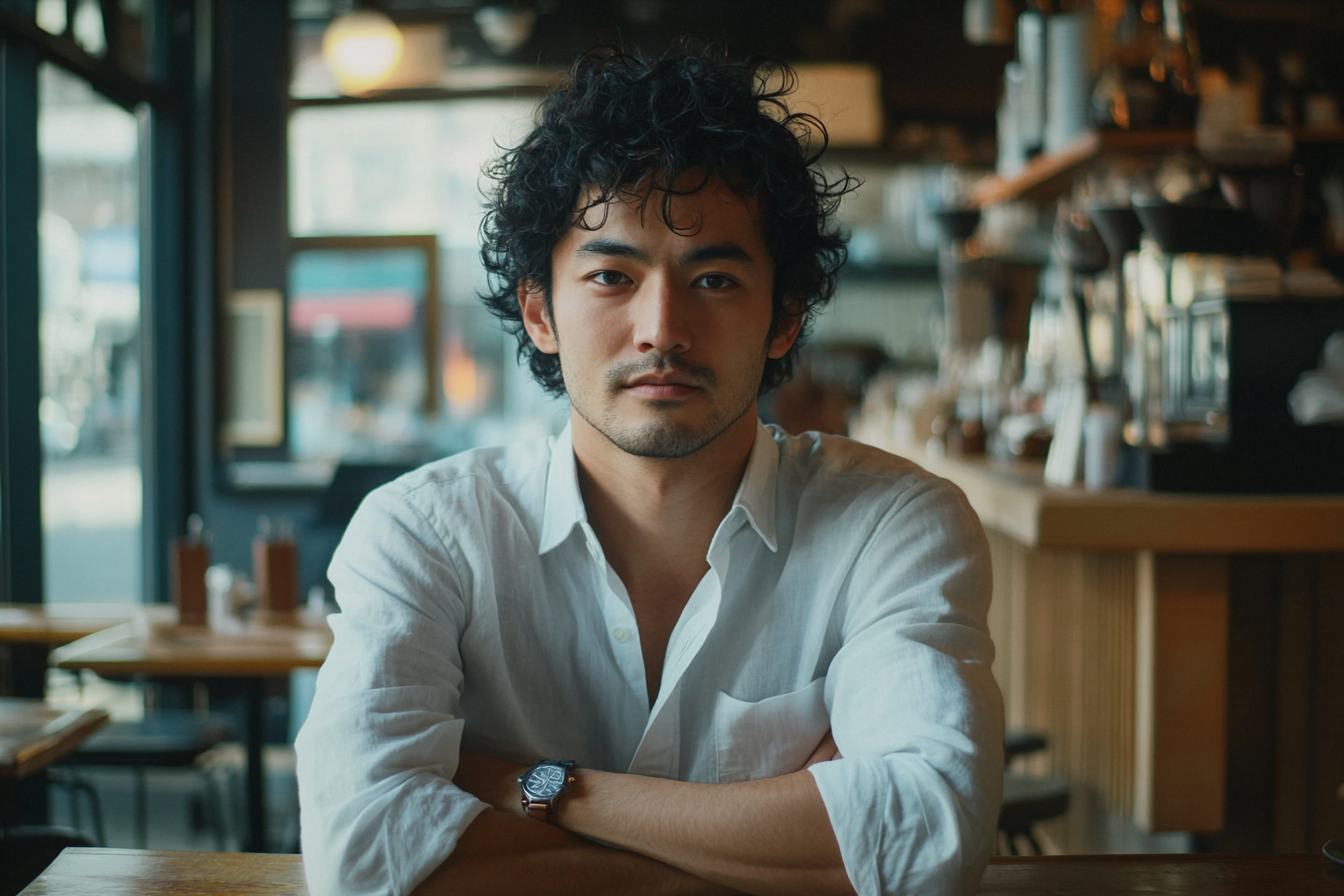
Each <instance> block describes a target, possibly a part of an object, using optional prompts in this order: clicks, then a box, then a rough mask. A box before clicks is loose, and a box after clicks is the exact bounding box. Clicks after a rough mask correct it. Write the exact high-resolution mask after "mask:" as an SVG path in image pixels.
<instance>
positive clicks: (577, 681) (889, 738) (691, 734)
mask: <svg viewBox="0 0 1344 896" xmlns="http://www.w3.org/2000/svg"><path fill="white" fill-rule="evenodd" d="M707 560H708V562H709V566H710V569H709V572H707V573H706V574H705V576H704V578H703V579H702V580H701V582H700V583H699V585H698V586H697V587H696V589H695V591H694V592H693V593H692V594H691V597H690V600H689V601H687V604H686V607H685V609H684V610H683V611H682V614H681V617H680V619H679V620H678V622H677V625H676V628H675V629H674V630H673V632H672V636H671V639H670V640H669V642H668V645H667V654H666V659H665V661H664V665H663V676H662V687H661V690H660V692H659V693H658V696H657V699H656V700H655V702H654V704H653V707H652V709H650V707H649V704H648V696H647V689H646V686H645V680H644V666H643V658H642V656H643V655H642V652H641V650H640V643H639V629H638V626H637V625H636V622H635V614H634V612H633V610H632V608H631V603H630V598H629V596H628V594H627V592H626V590H625V587H624V586H623V585H622V583H621V581H620V579H619V578H618V577H617V576H616V573H615V572H614V571H613V570H612V568H611V566H610V564H608V563H607V561H606V559H605V557H604V555H603V552H602V545H601V544H600V543H599V542H598V540H597V537H596V535H595V534H594V532H593V529H592V528H591V526H590V525H589V524H588V521H587V516H586V514H585V512H584V505H583V499H582V497H581V495H580V492H579V485H578V478H577V475H576V469H575V463H574V452H573V443H572V441H571V438H570V433H569V430H568V429H566V430H565V432H564V433H562V434H561V435H560V436H558V437H555V438H552V439H549V440H546V441H543V442H535V443H525V444H519V445H512V446H508V447H501V448H481V449H475V450H472V451H467V452H465V453H463V454H458V455H456V456H454V457H450V458H447V459H445V460H441V461H438V462H435V463H431V464H429V465H427V466H425V467H422V468H420V469H419V470H417V471H415V472H413V473H410V474H408V475H406V476H403V477H401V478H400V479H398V480H396V481H395V482H393V483H391V484H389V485H386V486H384V487H382V488H380V489H378V490H377V491H375V492H374V493H373V494H371V495H370V496H369V497H368V498H367V499H366V500H365V501H364V503H363V504H362V505H361V507H360V509H359V511H358V512H357V513H356V514H355V517H354V519H353V520H352V521H351V523H350V527H349V529H348V530H347V531H346V534H345V537H344V539H343V540H342V542H341V545H340V547H339V548H338V549H337V551H336V554H335V557H334V558H333V560H332V563H331V569H330V573H329V575H330V578H331V581H332V583H333V584H334V585H335V587H336V599H337V602H338V603H339V605H340V610H341V611H340V613H339V614H335V615H333V616H331V617H330V621H331V627H332V630H333V632H334V634H335V641H334V643H333V645H332V649H331V654H330V656H329V657H328V659H327V661H326V663H325V665H323V667H322V671H321V673H320V675H319V676H318V681H317V693H316V697H315V699H314V702H313V706H312V709H311V711H310V713H309V715H308V719H307V722H306V723H305V724H304V726H303V730H302V731H301V732H300V734H299V737H298V740H297V743H296V748H297V751H298V774H299V795H300V805H301V809H302V816H301V821H302V840H303V856H304V868H305V871H306V874H307V877H308V883H309V886H310V888H311V889H312V892H313V893H314V894H315V896H324V894H329V893H341V894H389V893H390V894H396V896H402V894H406V893H409V892H410V891H411V890H412V889H414V888H415V886H416V885H417V884H418V883H419V882H420V881H421V880H423V879H424V878H425V877H426V876H427V875H428V874H429V873H430V872H431V871H433V870H434V869H435V868H436V867H437V866H438V865H439V864H440V863H442V862H443V861H444V859H446V858H447V857H448V855H449V854H450V853H451V852H452V851H453V848H454V846H455V845H456V843H457V839H458V837H459V836H460V835H461V833H462V831H463V830H464V829H465V828H466V827H467V825H469V824H470V823H471V822H472V820H473V819H474V818H475V817H476V815H477V814H478V813H479V812H481V811H482V810H484V809H485V808H487V807H486V805H485V804H484V803H482V802H481V801H479V800H477V799H476V798H475V797H473V796H471V795H469V794H467V793H465V792H463V791H461V790H459V789H457V788H456V787H455V786H454V785H453V783H452V778H453V775H454V773H455V772H456V770H457V762H458V750H459V749H470V750H478V751H482V752H486V753H491V754H494V755H496V756H500V757H503V758H507V759H510V760H513V761H517V762H519V763H531V762H535V761H536V760H538V759H540V758H552V759H573V760H576V761H577V763H578V764H579V765H580V766H581V767H585V768H592V769H602V770H605V771H612V772H629V773H631V774H640V775H653V776H658V777H664V778H676V779H680V780H684V781H707V782H714V781H725V782H726V781H744V780H748V779H757V778H765V777H771V776H775V775H781V774H785V773H788V772H792V771H797V770H798V769H799V768H801V767H802V764H803V762H804V761H805V760H806V759H807V758H808V757H809V756H810V755H811V753H812V751H813V749H814V748H815V747H816V746H817V743H818V742H819V741H820V740H821V738H822V737H823V736H824V735H825V733H826V731H827V729H831V730H832V731H833V733H834V736H835V741H836V744H837V746H838V747H839V749H840V751H841V753H842V754H843V756H844V758H843V759H838V760H834V761H831V762H825V763H820V764H817V765H814V766H812V769H811V772H812V775H813V776H814V778H815V779H816V783H817V787H818V789H819V790H820V792H821V797H822V800H823V801H824V803H825V806H826V811H827V813H828V815H829V817H830V821H831V825H832V828H833V829H834V831H835V836H836V838H837V840H838V841H839V845H840V852H841V855H842V857H843V859H844V863H845V869H846V871H847V872H848V874H849V879H850V881H851V882H852V883H853V885H854V887H855V889H856V890H857V891H858V893H859V894H861V896H873V894H879V893H884V894H886V893H910V894H914V893H921V894H922V893H931V894H933V893H936V894H953V893H970V892H971V891H972V890H973V889H974V888H975V886H976V883H977V882H978V881H979V879H980V875H981V873H982V872H983V870H984V866H985V863H986V862H987V861H988V857H989V853H990V851H991V847H992V845H993V840H994V831H995V827H996V822H997V818H998V810H999V799H1000V792H1001V788H1002V773H1003V748H1002V743H1003V705H1002V698H1001V697H1000V695H999V690H998V687H997V686H996V685H995V683H994V679H993V678H992V676H991V674H990V664H991V662H992V661H993V656H994V647H993V644H992V643H991V642H990V639H989V635H988V632H987V630H986V625H985V613H986V610H987V608H988V604H989V594H990V568H989V557H988V550H987V548H986V544H985V540H984V535H983V533H982V531H981V528H980V524H979V521H978V520H977V518H976V516H975V514H974V513H973V512H972V511H971V509H970V508H969V506H968V505H967V504H966V501H965V499H964V498H963V496H962V495H961V493H960V491H958V490H957V489H956V487H955V486H953V485H951V484H949V483H948V482H946V481H944V480H942V479H938V478H937V477H935V476H932V475H931V474H929V473H927V472H925V471H924V470H922V469H921V468H920V467H918V466H916V465H915V464H913V463H911V462H909V461H907V460H903V459H901V458H897V457H893V456H891V455H889V454H886V453H884V452H882V451H879V450H877V449H875V448H870V447H867V446H864V445H861V444H859V443H856V442H852V441H849V440H848V439H843V438H837V437H832V436H819V435H817V434H815V433H808V434H806V435H803V436H799V437H791V436H788V435H786V434H785V433H783V432H782V431H780V430H779V429H777V428H774V427H766V426H762V425H759V424H758V428H757V434H756V440H755V444H754V446H753V448H752V452H751V457H750V459H749V461H748V464H747V467H746V472H745V473H744V475H743V478H742V483H741V485H740V487H739V489H738V491H737V495H736V497H735V498H734V500H733V504H732V508H731V510H730V511H729V512H728V515H727V516H725V517H724V519H723V521H722V522H721V523H720V525H719V527H718V530H717V531H716V532H715V534H714V538H713V541H712V542H711V544H710V548H709V553H708V555H707Z"/></svg>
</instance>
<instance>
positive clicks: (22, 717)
mask: <svg viewBox="0 0 1344 896" xmlns="http://www.w3.org/2000/svg"><path fill="white" fill-rule="evenodd" d="M107 720H108V715H107V710H104V709H88V708H82V707H81V708H77V709H61V708H58V707H54V706H51V705H50V704H48V703H46V702H44V701H42V700H40V699H34V698H29V697H0V827H3V826H5V825H7V824H12V823H14V822H15V821H16V820H17V818H18V814H19V813H18V804H17V800H18V799H20V797H19V795H18V791H17V783H16V782H17V781H18V780H19V779H21V778H27V777H29V776H30V775H32V774H34V773H35V772H40V771H41V770H42V769H44V768H46V767H47V766H49V765H51V764H52V763H53V762H55V761H56V760H57V759H60V758H61V757H62V756H64V755H66V754H67V753H69V752H70V751H71V750H73V749H75V748H76V747H78V746H79V745H80V743H81V742H83V740H84V739H85V738H87V737H88V736H89V735H90V734H93V733H94V732H95V731H97V730H98V729H99V728H101V727H103V726H104V725H106V724H107Z"/></svg>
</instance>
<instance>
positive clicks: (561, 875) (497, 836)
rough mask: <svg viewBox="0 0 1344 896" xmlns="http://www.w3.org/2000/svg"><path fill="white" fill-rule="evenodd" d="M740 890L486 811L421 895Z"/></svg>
mask: <svg viewBox="0 0 1344 896" xmlns="http://www.w3.org/2000/svg"><path fill="white" fill-rule="evenodd" d="M732 892H733V891H732V890H730V889H728V888H727V887H722V886H719V885H717V884H713V883H710V882H709V881H706V880H702V879H700V878H698V877H695V876H693V875H691V874H688V873H686V872H684V871H679V870H677V869H676V868H672V867H670V866H668V865H665V864H663V863H662V862H658V861H656V860H654V859H650V858H645V857H644V856H642V855H637V854H635V853H632V852H621V851H619V850H615V849H611V848H608V847H605V846H599V845H597V844H595V843H590V842H588V841H585V840H583V839H581V838H579V837H576V836H574V835H573V834H570V833H566V832H565V831H563V830H561V829H560V828H557V827H552V826H551V825H548V824H543V823H541V822H538V821H534V820H532V819H530V818H522V817H519V816H515V815H510V814H507V813H504V812H498V811H493V810H487V811H485V812H483V813H481V814H480V815H478V816H477V817H476V820H475V821H473V822H472V823H471V824H470V825H469V826H468V827H467V829H466V831H464V832H463V834H462V836H461V838H460V839H459V840H458V843H457V847H456V848H455V849H454V850H453V854H452V855H451V856H449V857H448V859H447V860H446V861H445V862H444V863H443V864H442V865H440V866H439V867H438V868H437V869H436V870H435V871H434V872H433V873H431V874H430V876H429V877H428V878H426V879H425V880H424V881H423V882H422V883H421V884H420V886H418V887H416V889H415V896H440V894H449V893H470V894H472V896H495V894H498V896H518V894H533V893H546V894H548V896H551V894H554V896H567V894H574V896H590V894H592V893H622V894H638V896H727V894H731V893H732Z"/></svg>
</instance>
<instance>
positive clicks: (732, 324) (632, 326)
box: [519, 176, 798, 457]
mask: <svg viewBox="0 0 1344 896" xmlns="http://www.w3.org/2000/svg"><path fill="white" fill-rule="evenodd" d="M698 181H699V178H698V176H686V177H683V178H682V179H681V180H680V181H678V183H677V186H678V187H679V188H683V187H692V186H694V185H695V184H696V183H698ZM661 198H662V194H661V193H654V194H653V196H652V198H651V199H650V200H649V202H648V203H647V204H644V203H642V201H641V198H640V197H638V196H633V195H631V196H626V197H624V198H623V199H620V200H615V201H612V202H611V203H609V204H608V205H606V206H604V207H603V206H599V207H597V208H594V209H592V210H590V211H589V212H588V219H587V220H588V221H589V222H590V223H598V222H601V223H602V226H601V227H599V228H597V229H596V230H584V229H581V228H577V227H575V228H571V229H570V231H569V232H568V233H567V234H566V235H565V236H564V237H563V238H562V239H561V240H560V242H559V243H557V244H556V246H555V249H554V250H553V251H552V253H551V271H552V289H551V306H552V310H553V313H554V320H547V319H546V316H545V306H544V300H543V297H542V296H541V294H540V292H539V291H527V290H520V294H519V301H520V302H521V304H522V307H523V319H524V324H525V326H526V327H527V331H528V334H529V335H530V336H531V337H532V340H533V342H535V343H536V344H537V346H538V347H539V348H541V350H542V351H545V352H556V351H558V352H559V353H560V357H561V369H562V371H563V373H564V379H565V389H566V391H568V393H569V397H570V402H571V405H572V407H573V408H574V410H575V412H576V413H578V415H579V416H580V417H582V418H583V419H584V420H585V421H587V422H588V423H589V424H590V425H592V426H593V428H595V429H596V430H598V431H599V432H600V433H602V435H604V436H606V437H607V439H609V440H610V441H611V442H612V443H613V444H615V445H616V446H617V447H619V448H621V449H622V450H624V451H626V452H628V453H630V454H635V455H639V456H642V457H685V456H687V455H690V454H693V453H694V452H696V451H698V450H699V449H700V448H702V447H704V446H705V445H707V444H709V443H710V442H712V441H713V440H714V439H715V438H716V437H717V436H718V435H719V434H720V433H722V432H723V431H724V430H726V429H727V428H728V427H729V426H731V425H732V424H733V423H735V422H736V421H738V420H740V419H742V418H743V417H744V415H746V414H747V412H748V411H750V410H751V409H753V408H754V407H755V403H756V393H757V389H758V388H759V386H760V382H761V374H762V371H763V370H764V367H765V361H766V358H767V356H769V357H774V358H778V357H782V356H783V355H784V353H785V352H787V351H788V349H789V347H790V346H791V345H792V344H793V340H794V339H795V338H796V336H797V333H798V322H797V321H792V322H790V323H789V324H788V325H785V326H781V327H780V332H778V333H776V335H775V336H774V337H773V338H771V337H770V321H771V296H772V294H773V289H774V263H773V261H772V259H771V258H770V256H769V253H768V252H767V251H766V247H765V242H764V240H763V238H762V235H761V228H760V223H759V220H758V214H757V210H756V203H755V202H754V201H751V200H743V199H741V198H739V197H738V196H737V195H736V194H734V193H733V192H732V191H731V190H730V189H728V188H727V187H726V186H725V185H723V184H722V183H721V182H718V181H710V183H709V184H708V185H707V186H706V187H705V188H704V189H703V190H700V191H699V192H697V193H694V194H691V195H689V196H677V197H674V198H673V200H672V205H671V218H672V223H673V224H675V226H676V227H677V229H678V230H679V231H680V232H679V233H678V232H674V231H673V230H672V229H671V228H669V227H668V222H667V221H665V220H664V219H663V217H662V202H661ZM604 214H605V221H603V219H602V216H603V215H604Z"/></svg>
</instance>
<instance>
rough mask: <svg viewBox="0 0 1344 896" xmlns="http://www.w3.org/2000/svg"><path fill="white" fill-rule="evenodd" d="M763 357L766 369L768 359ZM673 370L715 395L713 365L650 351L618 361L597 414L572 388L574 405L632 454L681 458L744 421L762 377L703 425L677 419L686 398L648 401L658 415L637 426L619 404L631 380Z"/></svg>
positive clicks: (728, 400) (726, 397)
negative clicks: (674, 416)
mask: <svg viewBox="0 0 1344 896" xmlns="http://www.w3.org/2000/svg"><path fill="white" fill-rule="evenodd" d="M761 362H762V369H764V358H762V359H761ZM673 371H676V372H677V373H680V374H682V375H684V376H687V377H690V378H691V379H692V381H693V382H694V384H695V385H696V386H697V387H699V388H700V389H703V390H705V391H706V392H708V393H710V394H711V395H713V394H715V390H716V389H717V386H718V378H717V377H716V376H715V375H714V372H713V371H712V370H710V369H709V368H707V367H700V366H697V365H693V364H688V363H686V362H684V361H682V360H681V359H679V358H677V357H676V356H674V355H649V356H647V357H645V358H644V359H642V360H640V361H633V362H630V363H626V364H617V365H614V366H613V367H612V368H611V369H610V370H608V371H607V376H606V381H605V383H604V389H603V394H604V397H605V399H606V401H605V402H604V403H603V404H602V406H601V408H600V409H598V410H597V412H596V413H594V412H593V409H590V408H588V407H586V405H587V401H586V400H582V399H579V398H577V397H576V396H575V395H573V394H572V393H571V395H570V405H571V406H572V407H573V408H574V410H575V412H576V413H578V415H579V416H580V417H582V418H583V419H584V420H586V421H587V422H588V424H589V425H590V426H592V427H593V428H594V429H596V430H597V431H598V432H600V433H601V434H602V435H603V436H605V437H606V439H607V441H609V442H611V443H612V444H613V445H615V446H616V447H617V448H619V449H621V450H622V451H624V452H625V453H626V454H630V455H633V456H635V457H650V458H663V459H677V458H683V457H689V456H691V455H692V454H695V453H696V452H697V451H699V450H700V449H701V448H704V447H705V446H706V445H708V444H710V443H711V442H713V441H714V440H715V439H717V438H718V437H719V436H720V435H722V434H723V432H724V431H725V430H727V429H728V428H729V427H730V426H732V425H733V424H734V423H736V422H737V421H738V420H741V419H742V417H743V415H745V414H746V413H747V411H748V410H750V409H751V403H752V402H753V401H754V400H755V399H756V393H757V389H758V388H759V385H760V377H759V376H758V377H757V378H756V380H755V381H754V382H748V383H745V384H744V385H743V386H742V387H741V388H739V389H738V390H737V391H736V392H735V393H733V394H729V395H724V396H723V400H722V401H721V402H718V403H716V404H715V405H714V406H713V408H712V409H711V413H710V415H709V417H708V419H705V420H704V421H703V422H700V423H699V424H689V423H680V422H677V421H675V420H673V419H672V418H671V415H672V414H673V413H674V412H675V410H676V409H677V408H678V407H679V406H680V405H681V404H682V402H680V401H647V402H645V404H646V405H647V406H648V407H649V408H651V409H652V411H653V412H654V414H655V415H656V416H655V417H654V419H652V420H648V421H645V422H642V423H638V424H633V425H632V424H628V423H623V422H622V421H621V420H620V418H619V415H618V413H617V410H616V408H617V403H618V401H619V399H620V394H621V392H622V391H623V390H624V389H625V384H626V383H628V382H629V381H630V380H632V379H634V378H635V377H638V376H642V375H644V374H646V373H670V372H673Z"/></svg>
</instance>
